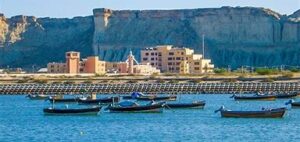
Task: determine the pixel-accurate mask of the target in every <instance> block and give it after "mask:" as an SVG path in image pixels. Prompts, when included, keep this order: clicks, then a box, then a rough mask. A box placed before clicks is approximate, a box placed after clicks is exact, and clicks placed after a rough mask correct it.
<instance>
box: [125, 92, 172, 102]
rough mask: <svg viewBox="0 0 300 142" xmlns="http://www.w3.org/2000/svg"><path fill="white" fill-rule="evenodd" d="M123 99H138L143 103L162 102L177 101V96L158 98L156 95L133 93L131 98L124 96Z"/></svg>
mask: <svg viewBox="0 0 300 142" xmlns="http://www.w3.org/2000/svg"><path fill="white" fill-rule="evenodd" d="M122 98H123V99H136V100H141V101H151V100H154V101H162V100H168V101H175V100H176V98H177V96H175V95H168V96H156V95H144V94H143V93H140V92H133V93H132V94H131V96H123V97H122Z"/></svg>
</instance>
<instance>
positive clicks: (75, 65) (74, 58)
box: [66, 52, 80, 74]
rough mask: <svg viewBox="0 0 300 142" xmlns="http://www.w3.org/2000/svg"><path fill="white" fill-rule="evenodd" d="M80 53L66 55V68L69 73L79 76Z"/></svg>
mask: <svg viewBox="0 0 300 142" xmlns="http://www.w3.org/2000/svg"><path fill="white" fill-rule="evenodd" d="M79 63H80V53H79V52H67V53H66V67H67V73H71V74H77V73H80V69H79V68H80V65H79Z"/></svg>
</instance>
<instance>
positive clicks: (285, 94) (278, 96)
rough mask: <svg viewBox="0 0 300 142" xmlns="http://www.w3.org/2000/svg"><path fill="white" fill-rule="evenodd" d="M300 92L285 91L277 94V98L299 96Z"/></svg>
mask: <svg viewBox="0 0 300 142" xmlns="http://www.w3.org/2000/svg"><path fill="white" fill-rule="evenodd" d="M298 95H299V94H298V93H297V92H294V93H283V94H277V95H276V98H282V99H284V98H294V97H297V96H298Z"/></svg>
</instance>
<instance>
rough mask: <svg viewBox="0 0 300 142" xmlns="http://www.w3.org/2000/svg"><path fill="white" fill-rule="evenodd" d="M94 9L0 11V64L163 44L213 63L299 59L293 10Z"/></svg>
mask: <svg viewBox="0 0 300 142" xmlns="http://www.w3.org/2000/svg"><path fill="white" fill-rule="evenodd" d="M93 13H94V14H93V16H90V17H77V18H73V19H51V18H34V17H26V16H16V17H12V18H5V17H4V16H3V15H2V16H0V17H2V18H0V46H1V45H2V46H3V48H0V50H1V51H0V66H5V65H13V66H31V65H32V64H37V65H44V64H46V63H47V62H49V61H63V60H64V52H65V51H68V50H76V51H80V52H82V53H83V56H86V55H91V54H96V55H100V58H101V59H104V60H108V61H120V60H124V59H125V58H126V56H127V55H128V53H129V50H130V49H131V50H133V52H134V54H135V55H136V56H137V58H138V59H139V54H140V52H139V51H140V50H141V49H143V48H145V47H149V46H156V45H161V44H172V45H175V46H185V47H191V48H194V49H195V50H196V53H201V52H200V51H201V50H200V49H201V45H202V44H201V42H202V34H205V39H206V40H205V42H206V50H205V51H206V53H205V55H206V57H207V58H212V61H213V63H214V64H215V65H216V66H224V67H225V66H226V67H227V65H231V67H233V68H235V67H239V66H241V65H249V66H250V65H251V66H273V65H282V64H286V65H300V62H299V59H300V54H299V53H300V16H299V11H298V12H295V13H294V14H292V15H290V16H284V15H280V14H278V13H276V12H274V11H271V10H269V9H264V8H249V7H246V8H231V7H222V8H215V9H189V10H143V11H138V10H132V11H130V10H122V11H117V10H116V11H115V10H109V9H94V10H93Z"/></svg>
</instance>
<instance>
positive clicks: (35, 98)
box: [26, 94, 49, 100]
mask: <svg viewBox="0 0 300 142" xmlns="http://www.w3.org/2000/svg"><path fill="white" fill-rule="evenodd" d="M26 97H27V98H29V99H30V100H45V99H47V98H48V97H49V96H48V95H32V94H29V95H27V96H26Z"/></svg>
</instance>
